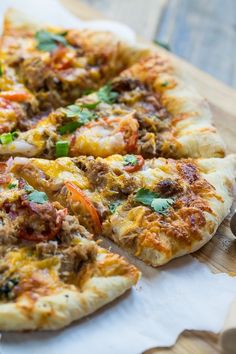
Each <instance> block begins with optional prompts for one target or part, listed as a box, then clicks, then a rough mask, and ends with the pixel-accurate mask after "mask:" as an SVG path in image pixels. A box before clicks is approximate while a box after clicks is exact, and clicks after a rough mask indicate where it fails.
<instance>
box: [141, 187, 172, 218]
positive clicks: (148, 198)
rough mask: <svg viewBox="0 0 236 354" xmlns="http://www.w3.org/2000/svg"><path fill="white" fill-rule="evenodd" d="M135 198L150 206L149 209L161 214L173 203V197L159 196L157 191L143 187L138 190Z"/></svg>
mask: <svg viewBox="0 0 236 354" xmlns="http://www.w3.org/2000/svg"><path fill="white" fill-rule="evenodd" d="M135 200H136V201H137V202H139V203H141V204H144V205H147V206H149V207H151V209H153V210H154V211H156V212H157V213H159V214H162V215H164V214H166V212H167V210H168V209H169V207H170V206H171V205H172V204H173V203H174V199H172V198H161V197H160V196H159V195H158V194H157V193H154V192H152V191H150V190H149V189H145V188H141V189H139V190H138V192H137V194H136V196H135Z"/></svg>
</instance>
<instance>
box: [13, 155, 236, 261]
mask: <svg viewBox="0 0 236 354" xmlns="http://www.w3.org/2000/svg"><path fill="white" fill-rule="evenodd" d="M235 164H236V159H235V156H234V155H229V156H228V157H226V158H209V159H195V160H194V159H181V160H173V159H164V158H159V159H151V160H146V161H145V160H144V159H143V158H142V157H141V156H140V155H125V156H121V155H113V156H110V157H108V158H105V159H102V158H96V159H95V158H92V157H81V158H73V159H70V158H59V159H57V160H53V161H50V160H44V159H25V158H15V160H14V162H13V164H12V171H14V173H15V174H16V175H17V176H19V177H22V178H24V179H25V180H26V181H28V182H29V183H31V184H32V185H33V186H34V187H35V188H37V189H39V190H43V191H46V193H47V195H48V196H49V198H50V199H51V200H52V201H57V202H59V203H60V204H62V205H63V206H64V207H66V208H68V210H70V212H71V213H73V214H74V215H77V217H78V219H79V221H80V223H81V224H82V225H83V226H84V227H86V229H88V230H89V231H90V232H92V233H94V234H97V235H103V236H105V237H108V238H110V239H112V240H113V241H114V242H115V243H117V244H118V245H120V246H121V247H122V248H124V249H126V250H128V251H129V252H130V253H132V254H134V255H135V256H136V257H138V258H140V259H142V260H144V261H145V262H146V263H148V264H151V265H152V266H159V265H162V264H165V263H167V262H168V261H170V260H171V259H173V258H175V257H179V256H181V255H184V254H188V253H192V252H194V251H196V250H198V249H199V248H200V247H202V246H203V245H204V244H205V243H206V242H208V241H209V240H210V239H211V237H212V236H213V235H214V234H215V232H216V229H217V228H218V226H219V225H220V223H221V222H222V220H223V219H224V218H225V216H226V215H227V214H228V213H229V210H230V207H231V205H232V200H233V193H232V190H233V184H234V178H235Z"/></svg>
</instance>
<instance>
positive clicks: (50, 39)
mask: <svg viewBox="0 0 236 354" xmlns="http://www.w3.org/2000/svg"><path fill="white" fill-rule="evenodd" d="M65 34H66V33H65ZM65 34H64V33H61V34H54V33H51V32H48V31H44V30H41V31H37V32H36V33H35V38H36V41H37V48H38V49H39V50H41V51H44V52H52V51H53V50H55V49H56V48H57V46H58V44H62V45H64V46H68V42H67V40H66V39H65V37H64V35H65Z"/></svg>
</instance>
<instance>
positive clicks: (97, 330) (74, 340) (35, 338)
mask: <svg viewBox="0 0 236 354" xmlns="http://www.w3.org/2000/svg"><path fill="white" fill-rule="evenodd" d="M9 5H10V6H14V7H18V8H20V9H21V10H22V11H24V12H26V13H27V14H28V15H29V16H30V17H31V20H33V18H37V20H39V21H42V23H46V22H50V23H53V24H56V25H64V26H65V27H66V26H67V27H79V28H82V27H91V28H101V29H107V30H112V31H114V32H116V33H118V34H119V35H120V36H122V37H124V38H127V39H128V40H129V41H134V39H135V35H134V33H133V31H132V30H130V29H129V28H128V27H127V26H125V25H122V24H119V23H113V22H111V21H102V22H99V21H96V23H93V22H88V23H84V22H83V21H80V20H78V19H77V18H76V17H74V16H72V15H71V14H69V13H68V12H67V11H66V10H65V9H64V8H63V7H62V6H61V5H59V4H58V3H57V2H56V0H1V1H0V14H1V16H2V15H3V13H4V11H5V9H6V8H7V7H9ZM216 237H217V236H216ZM112 249H113V250H114V251H116V252H118V253H120V254H123V255H126V256H127V258H128V259H129V260H130V262H132V263H134V264H136V265H137V266H138V267H139V268H140V270H141V271H142V273H143V276H142V279H141V280H140V282H139V283H138V285H137V286H136V288H133V289H132V290H131V291H129V292H128V293H126V294H125V295H124V296H123V297H121V298H120V299H118V300H116V301H115V302H113V303H112V304H110V305H108V306H106V307H105V308H103V309H101V310H100V311H98V312H97V313H95V314H94V315H92V316H89V317H88V318H86V319H84V320H82V321H79V322H76V323H74V324H73V325H71V326H69V327H68V328H65V329H63V330H61V331H56V332H36V333H35V332H32V333H4V334H2V338H1V346H0V349H1V350H0V352H1V354H15V353H17V354H42V353H43V354H67V353H69V354H139V353H141V352H142V351H144V350H146V349H149V348H152V347H157V346H169V345H172V344H173V343H174V342H175V341H176V339H177V337H178V335H179V334H180V333H181V332H182V331H183V330H185V329H195V330H210V331H214V332H219V331H220V329H221V327H222V325H223V321H224V319H225V316H226V313H227V310H228V308H229V305H230V303H231V302H232V300H233V299H234V298H235V296H236V278H233V277H230V276H228V275H227V274H212V273H211V271H210V270H209V269H208V267H207V266H205V265H204V264H202V263H199V262H198V261H196V260H195V259H193V258H192V257H191V256H186V257H183V258H181V259H178V260H175V261H172V262H171V263H170V264H169V265H167V266H164V267H161V268H160V269H153V268H151V267H149V266H146V265H144V264H143V263H142V262H140V261H138V260H136V259H134V258H133V257H131V256H128V255H127V254H126V253H125V252H123V251H122V250H120V249H119V248H118V247H116V246H112Z"/></svg>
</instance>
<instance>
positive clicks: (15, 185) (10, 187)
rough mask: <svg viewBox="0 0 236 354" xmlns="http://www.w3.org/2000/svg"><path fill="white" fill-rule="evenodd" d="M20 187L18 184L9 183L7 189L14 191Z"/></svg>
mask: <svg viewBox="0 0 236 354" xmlns="http://www.w3.org/2000/svg"><path fill="white" fill-rule="evenodd" d="M17 186H18V183H9V184H8V186H7V188H8V189H13V188H16V187H17Z"/></svg>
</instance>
